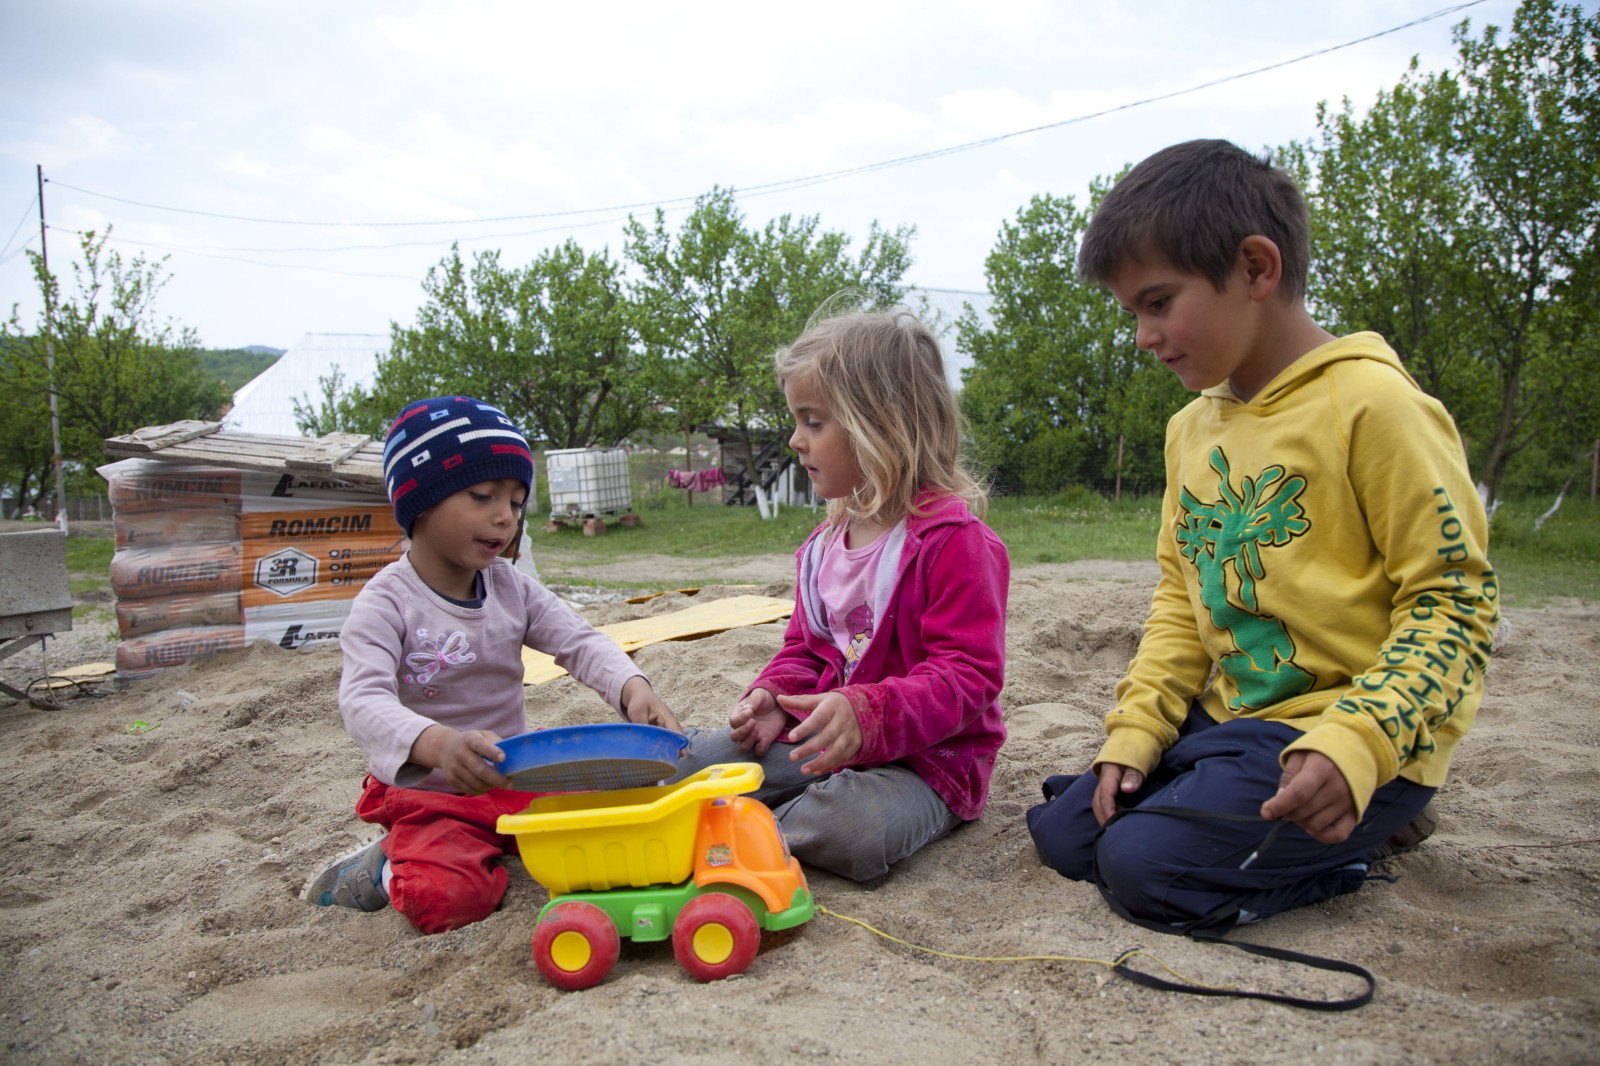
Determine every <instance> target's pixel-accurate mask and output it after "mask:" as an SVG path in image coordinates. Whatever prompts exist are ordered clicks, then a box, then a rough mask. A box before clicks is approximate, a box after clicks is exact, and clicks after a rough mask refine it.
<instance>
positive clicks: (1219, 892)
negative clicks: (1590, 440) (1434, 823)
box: [1028, 141, 1499, 930]
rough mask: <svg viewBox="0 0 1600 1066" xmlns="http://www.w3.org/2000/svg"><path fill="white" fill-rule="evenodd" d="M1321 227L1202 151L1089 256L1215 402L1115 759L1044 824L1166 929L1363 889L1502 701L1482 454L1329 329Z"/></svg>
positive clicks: (1038, 814)
mask: <svg viewBox="0 0 1600 1066" xmlns="http://www.w3.org/2000/svg"><path fill="white" fill-rule="evenodd" d="M1308 232H1309V225H1308V220H1307V214H1306V207H1305V201H1304V199H1303V198H1302V196H1301V194H1300V190H1299V189H1298V188H1297V187H1296V186H1295V184H1294V181H1293V180H1292V179H1291V178H1290V177H1289V176H1288V175H1286V174H1285V173H1283V172H1282V171H1281V170H1277V169H1275V168H1273V167H1272V166H1271V165H1270V164H1269V163H1267V162H1264V161H1262V160H1260V159H1257V158H1255V157H1254V156H1251V155H1250V154H1248V153H1246V152H1244V151H1242V150H1241V149H1239V148H1238V147H1236V146H1234V145H1232V144H1230V143H1228V142H1226V141H1190V142H1187V143H1185V144H1180V145H1175V146H1173V147H1171V148H1167V149H1164V150H1162V151H1160V152H1157V153H1156V154H1155V155H1153V156H1151V157H1150V158H1148V159H1146V160H1145V161H1144V162H1142V163H1140V164H1139V165H1138V166H1136V167H1134V168H1133V170H1131V171H1130V172H1129V173H1128V174H1127V176H1126V177H1124V178H1123V179H1122V180H1121V181H1119V182H1118V183H1117V184H1116V186H1115V187H1114V188H1113V189H1112V190H1111V192H1110V193H1109V194H1108V195H1107V196H1106V198H1105V200H1104V202H1103V203H1102V204H1101V206H1100V208H1099V209H1098V210H1097V211H1096V213H1095V215H1094V218H1093V219H1092V220H1091V221H1090V224H1089V227H1088V229H1087V230H1086V231H1085V233H1084V237H1083V242H1082V245H1081V246H1080V248H1079V252H1078V269H1079V271H1080V273H1081V274H1082V275H1083V276H1084V277H1085V278H1086V279H1088V280H1091V281H1096V282H1100V283H1102V284H1104V285H1106V286H1107V287H1108V288H1109V289H1110V290H1111V293H1112V295H1114V296H1115V297H1116V299H1117V302H1118V303H1120V304H1121V305H1122V306H1123V307H1124V308H1125V309H1126V310H1127V311H1128V312H1129V313H1130V314H1132V315H1134V316H1135V317H1136V318H1137V319H1138V333H1137V343H1138V346H1139V347H1140V348H1141V349H1143V350H1145V351H1149V352H1151V353H1153V354H1154V355H1155V356H1156V357H1157V358H1159V359H1160V360H1161V361H1162V362H1163V363H1164V364H1166V365H1167V366H1169V367H1171V368H1172V370H1173V371H1174V372H1175V373H1176V374H1177V375H1178V377H1179V378H1180V379H1181V380H1182V381H1183V383H1184V385H1186V386H1187V387H1188V388H1190V389H1192V390H1195V391H1196V392H1198V393H1199V394H1200V395H1199V396H1198V397H1197V398H1196V399H1195V400H1193V401H1192V402H1191V403H1190V404H1189V405H1188V406H1186V407H1185V408H1183V409H1182V410H1181V411H1179V412H1178V413H1177V414H1176V415H1174V416H1173V418H1172V420H1171V421H1170V422H1169V423H1168V425H1167V439H1166V465H1167V488H1166V496H1165V499H1164V501H1163V505H1162V521H1161V529H1160V540H1159V545H1158V549H1157V554H1158V557H1159V561H1160V563H1161V578H1160V582H1159V584H1158V585H1157V587H1156V591H1155V596H1154V598H1153V600H1152V602H1151V605H1150V615H1149V618H1148V619H1147V620H1146V622H1145V628H1144V635H1143V638H1142V640H1141V641H1140V644H1139V651H1138V654H1137V655H1136V656H1135V657H1134V660H1133V662H1132V663H1131V664H1130V665H1129V668H1128V674H1127V676H1126V677H1125V678H1124V679H1123V680H1122V681H1121V682H1120V683H1119V684H1118V685H1117V689H1116V699H1117V703H1116V708H1115V709H1114V710H1113V711H1112V712H1111V713H1110V714H1109V715H1108V716H1107V718H1106V741H1105V744H1104V746H1103V747H1102V748H1101V749H1100V752H1099V754H1098V755H1096V756H1095V759H1094V763H1093V765H1092V767H1091V772H1090V773H1087V774H1082V775H1079V776H1076V777H1068V776H1061V777H1052V778H1050V779H1049V780H1047V781H1046V782H1045V785H1044V793H1045V800H1046V801H1045V802H1044V803H1043V804H1040V805H1039V806H1037V807H1034V808H1033V809H1032V810H1030V811H1029V812H1028V827H1029V829H1030V831H1031V832H1032V834H1033V838H1034V843H1035V845H1036V846H1037V848H1038V850H1039V856H1040V858H1041V859H1042V860H1043V861H1044V862H1045V864H1046V865H1048V866H1050V867H1052V868H1053V869H1055V870H1057V871H1059V872H1060V873H1062V874H1063V875H1065V876H1067V877H1071V878H1076V879H1079V880H1089V881H1094V882H1096V883H1097V884H1099V885H1100V887H1101V889H1102V890H1103V892H1104V893H1105V895H1106V898H1107V900H1108V902H1110V903H1111V905H1112V906H1113V907H1114V908H1116V909H1117V910H1118V911H1119V912H1120V913H1122V914H1124V915H1125V916H1128V917H1133V918H1136V919H1142V920H1144V921H1146V922H1156V923H1160V924H1163V925H1169V926H1177V927H1179V928H1183V929H1211V930H1218V929H1226V928H1228V927H1230V926H1232V925H1233V924H1234V923H1235V922H1237V921H1250V920H1254V919H1258V918H1261V917H1265V916H1266V915H1269V914H1274V913H1276V912H1278V911H1282V910H1287V909H1288V908H1290V907H1298V906H1302V905H1304V904H1307V903H1313V902H1316V901H1318V900H1322V899H1327V898H1329V897H1332V896H1336V895H1339V894H1340V893H1343V892H1350V891H1354V890H1355V889H1357V888H1359V887H1360V886H1361V884H1362V882H1363V881H1364V880H1365V878H1366V874H1367V865H1368V863H1369V862H1370V861H1371V860H1372V857H1373V855H1374V853H1375V852H1377V853H1379V854H1382V851H1381V850H1380V849H1382V848H1383V847H1384V846H1385V845H1386V842H1389V841H1390V840H1391V838H1396V839H1404V838H1405V836H1406V831H1407V830H1408V828H1409V827H1412V825H1413V823H1414V822H1416V823H1422V822H1424V821H1425V820H1426V818H1427V816H1426V815H1425V813H1424V811H1425V808H1426V807H1427V804H1428V801H1429V800H1430V799H1431V798H1432V796H1433V794H1434V791H1435V790H1436V789H1437V788H1438V787H1439V785H1440V784H1441V783H1442V782H1443V781H1444V778H1445V771H1446V769H1447V767H1448V766H1449V762H1450V755H1451V752H1452V750H1453V749H1454V748H1455V745H1456V742H1457V741H1458V740H1460V738H1461V736H1462V735H1463V734H1464V733H1466V731H1467V729H1468V728H1469V727H1470V726H1471V724H1472V719H1473V715H1474V712H1475V711H1476V710H1477V707H1478V702H1479V699H1480V697H1481V695H1482V686H1483V673H1484V669H1485V667H1486V666H1487V664H1488V660H1489V652H1490V646H1491V643H1492V639H1493V635H1494V632H1495V628H1496V626H1497V624H1498V620H1499V611H1498V606H1497V598H1498V592H1497V587H1496V584H1495V576H1494V572H1493V570H1491V568H1490V566H1489V562H1488V559H1487V557H1486V554H1485V550H1486V545H1487V542H1488V522H1487V519H1486V518H1485V516H1484V510H1483V506H1482V503H1481V501H1480V500H1479V498H1478V495H1477V492H1476V491H1475V490H1474V487H1473V484H1472V479H1471V477H1470V476H1469V474H1468V472H1467V467H1466V463H1465V461H1464V458H1463V455H1462V448H1461V440H1460V438H1459V437H1458V436H1457V434H1456V429H1455V425H1454V423H1453V422H1452V421H1451V419H1450V415H1449V414H1448V413H1447V412H1446V411H1445V409H1444V408H1443V406H1441V405H1440V404H1439V403H1438V401H1436V400H1435V399H1433V398H1432V397H1431V396H1428V395H1427V394H1426V393H1424V392H1423V391H1422V390H1421V388H1419V387H1418V385H1417V383H1416V382H1415V381H1414V380H1413V379H1412V378H1411V376H1410V375H1409V374H1407V373H1406V371H1405V369H1404V368H1403V367H1402V366H1401V364H1400V360H1399V359H1398V358H1397V357H1396V355H1395V353H1394V351H1393V350H1391V349H1390V348H1389V346H1388V345H1387V344H1386V343H1384V341H1383V339H1382V338H1381V337H1379V336H1378V335H1377V334H1374V333H1355V334H1352V335H1350V336H1347V337H1334V336H1333V335H1332V334H1330V333H1328V332H1327V331H1325V330H1324V329H1322V328H1321V327H1320V326H1318V325H1317V324H1316V322H1315V321H1313V320H1312V318H1311V315H1310V313H1309V312H1308V311H1307V309H1306V306H1305V302H1304V290H1305V277H1306V268H1307V260H1308V258H1309V244H1310V241H1309V236H1308ZM1135 813H1138V814H1142V815H1146V816H1145V817H1130V815H1132V814H1135ZM1417 835H1418V833H1417V831H1416V830H1415V829H1413V830H1412V832H1411V839H1412V840H1413V841H1414V840H1415V839H1416V837H1417Z"/></svg>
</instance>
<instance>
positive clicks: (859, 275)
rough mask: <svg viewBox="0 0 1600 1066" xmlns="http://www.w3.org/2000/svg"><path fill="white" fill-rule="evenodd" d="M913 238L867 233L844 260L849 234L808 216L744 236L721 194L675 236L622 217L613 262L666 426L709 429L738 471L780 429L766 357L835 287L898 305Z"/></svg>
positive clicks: (728, 198) (702, 202)
mask: <svg viewBox="0 0 1600 1066" xmlns="http://www.w3.org/2000/svg"><path fill="white" fill-rule="evenodd" d="M913 232H914V231H913V230H911V229H910V228H908V227H902V228H900V229H897V230H895V231H893V232H885V231H883V230H881V229H879V228H878V227H877V226H876V225H874V226H873V227H872V230H871V232H870V233H869V234H868V237H867V240H866V243H865V245H864V246H863V247H862V250H861V252H860V254H859V255H857V256H855V257H852V256H851V255H850V254H849V245H850V238H849V237H847V236H846V235H844V234H842V233H837V232H832V231H826V230H823V229H822V228H821V224H820V222H819V220H818V218H817V216H815V215H804V216H801V217H799V218H794V217H792V216H790V215H782V216H779V217H778V218H776V219H773V220H772V221H771V222H768V223H767V225H766V226H765V227H764V228H762V229H760V230H751V229H749V228H747V227H746V225H745V222H744V215H743V214H742V212H740V210H739V208H738V204H737V202H736V201H735V199H734V194H733V191H732V190H731V189H714V190H712V191H711V192H710V193H707V194H706V195H704V196H702V197H700V198H699V199H698V200H697V201H696V202H695V208H694V211H693V212H692V213H691V214H690V215H689V217H688V218H687V219H685V220H684V223H683V225H682V227H681V228H680V229H679V230H678V232H677V233H676V234H673V233H671V232H669V231H668V229H667V225H666V219H665V215H664V214H663V213H662V212H661V211H659V210H658V211H657V212H656V217H655V224H654V226H646V225H645V224H644V223H642V222H640V221H639V220H637V219H629V221H628V225H627V227H626V233H627V245H626V246H625V250H624V254H625V255H626V256H627V258H628V259H629V260H630V261H631V262H632V263H633V265H634V266H635V267H637V269H638V273H639V278H638V281H637V282H636V284H635V285H634V287H633V298H634V300H635V301H636V303H637V305H638V310H639V318H638V321H639V322H640V324H641V329H640V335H641V339H642V341H643V343H644V345H645V347H646V349H647V350H648V351H649V352H650V353H651V355H652V356H653V357H654V360H655V362H654V364H653V365H654V367H655V369H656V372H657V375H658V376H657V381H658V382H659V386H658V387H659V390H660V393H661V397H662V401H663V403H664V405H665V406H666V407H667V408H668V410H669V411H670V417H671V418H672V421H673V422H674V423H675V424H676V426H677V428H678V429H679V430H686V429H688V428H690V427H693V426H698V425H703V424H705V423H709V422H716V423H720V424H722V425H724V426H726V427H727V428H729V429H730V430H731V431H732V432H733V434H734V436H735V438H736V439H738V440H739V441H740V442H741V444H742V445H743V447H744V449H745V454H746V461H747V463H748V462H749V460H750V458H751V455H750V453H751V443H752V441H754V440H757V439H760V438H761V437H762V436H764V435H770V434H771V433H772V431H773V430H774V429H775V428H776V427H778V426H781V425H783V424H784V423H786V422H787V421H788V414H787V412H786V408H785V406H784V401H783V394H782V392H780V391H779V389H778V387H777V382H776V381H775V380H774V378H773V374H772V355H773V353H774V352H775V351H776V350H777V349H778V348H780V347H781V346H783V345H784V344H787V343H788V342H790V341H792V340H793V339H794V338H795V337H796V336H798V335H799V333H800V332H801V331H802V330H803V329H804V327H805V324H806V321H807V320H808V319H809V318H810V317H811V315H812V314H814V313H815V312H816V311H817V310H818V309H819V308H820V307H822V306H823V304H825V303H826V302H827V301H828V300H829V298H830V297H832V296H834V295H835V294H837V293H840V292H841V291H844V290H852V291H854V292H857V293H860V294H861V295H862V296H863V297H864V299H865V301H866V302H868V303H893V302H894V301H896V300H898V299H899V297H900V295H901V293H902V291H903V290H902V289H901V285H900V279H901V277H902V276H903V275H904V273H905V271H906V269H907V268H908V267H909V266H910V263H911V256H910V240H911V237H912V235H913Z"/></svg>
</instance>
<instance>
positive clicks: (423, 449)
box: [383, 396, 533, 537]
mask: <svg viewBox="0 0 1600 1066" xmlns="http://www.w3.org/2000/svg"><path fill="white" fill-rule="evenodd" d="M503 477H509V478H515V479H516V480H518V481H520V482H522V484H523V487H524V488H526V489H527V490H528V491H529V492H532V491H533V453H532V452H531V451H529V449H528V441H527V438H525V437H524V436H523V435H522V434H521V433H520V432H518V430H517V427H516V426H514V425H513V424H512V423H511V419H509V418H507V417H506V416H505V413H504V412H503V411H501V410H500V409H499V408H498V407H495V406H494V405H492V404H487V403H484V402H483V401H482V400H474V399H471V398H469V397H466V396H437V397H435V398H433V399H431V400H418V401H417V402H416V403H413V404H407V405H406V408H405V410H403V411H401V412H400V414H399V415H397V416H396V417H395V420H394V422H393V423H392V424H391V425H390V426H389V439H388V440H387V441H386V442H385V443H384V446H383V481H384V484H385V485H386V486H388V489H389V502H390V503H391V504H393V505H394V520H395V521H396V522H398V523H399V524H400V528H401V529H403V530H405V532H406V536H408V537H409V536H410V535H411V523H413V522H415V521H416V520H417V516H418V515H419V514H421V513H422V512H423V511H426V510H427V509H428V508H430V507H432V506H433V505H434V504H436V503H438V502H439V501H440V500H442V499H444V498H445V497H446V496H451V495H454V494H455V493H457V492H460V491H461V490H462V489H465V488H470V487H471V486H473V485H477V484H479V483H481V482H484V481H493V480H495V479H496V478H503Z"/></svg>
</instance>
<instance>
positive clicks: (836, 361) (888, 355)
mask: <svg viewBox="0 0 1600 1066" xmlns="http://www.w3.org/2000/svg"><path fill="white" fill-rule="evenodd" d="M825 312H826V308H825V311H824V313H825ZM773 362H774V369H776V370H777V373H778V384H779V385H780V386H782V385H786V384H787V383H788V382H790V381H793V380H797V379H804V380H809V381H811V382H813V383H814V384H815V386H816V388H817V391H818V392H820V393H821V394H822V399H823V402H824V403H826V404H827V405H828V408H829V410H830V412H831V413H832V415H833V417H834V418H835V419H837V420H838V422H839V428H841V429H843V430H844V432H845V439H846V440H847V441H849V443H850V450H851V451H852V452H854V453H855V457H856V462H857V463H858V464H859V465H860V467H861V473H862V477H863V480H864V481H865V484H864V485H863V486H862V487H861V489H860V490H859V491H858V492H857V493H855V494H853V495H852V496H850V497H848V498H844V499H837V500H829V501H828V518H829V519H830V520H831V521H833V522H836V523H837V522H843V521H846V520H848V519H850V518H860V519H865V520H868V521H875V522H883V523H886V524H893V523H895V522H898V521H899V520H900V519H902V518H904V517H905V516H906V515H908V514H913V513H918V511H917V507H916V499H917V494H918V493H919V492H920V491H921V490H923V489H933V490H935V491H938V490H943V491H944V492H947V493H949V494H950V495H952V496H959V497H960V498H962V499H963V500H965V501H966V502H967V506H968V507H969V508H970V509H971V510H972V511H973V512H974V513H976V514H978V515H979V516H982V514H983V512H984V509H985V507H986V505H987V502H988V499H987V493H986V492H985V490H984V488H983V485H982V484H981V483H980V482H979V481H978V479H977V478H975V477H973V476H972V474H971V473H969V472H968V470H967V468H966V465H965V463H964V462H963V461H962V457H961V438H962V428H963V427H962V421H961V412H960V409H959V408H958V407H957V405H956V398H955V393H954V392H953V391H952V390H951V388H950V383H949V381H948V380H947V379H946V378H945V376H944V359H943V357H942V356H941V355H940V353H939V340H938V338H937V337H935V336H934V335H933V332H932V331H931V330H929V329H928V327H927V326H925V325H923V323H922V321H921V320H920V319H918V318H917V316H916V315H914V314H912V313H911V312H910V311H908V310H906V309H904V308H895V309H893V310H889V311H866V312H855V313H853V314H843V315H836V316H834V317H824V318H822V319H821V320H820V321H815V322H813V323H812V324H811V325H810V326H808V327H807V328H806V331H805V332H804V333H802V334H801V335H800V337H799V338H798V339H797V340H796V341H795V342H794V343H793V344H791V345H789V346H788V347H787V348H784V349H782V350H780V351H779V352H778V353H777V355H776V356H775V357H774V359H773Z"/></svg>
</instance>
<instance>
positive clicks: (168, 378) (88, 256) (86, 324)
mask: <svg viewBox="0 0 1600 1066" xmlns="http://www.w3.org/2000/svg"><path fill="white" fill-rule="evenodd" d="M109 236H110V232H109V230H108V231H107V234H106V235H105V236H96V235H95V234H94V233H93V232H89V233H85V234H84V235H83V237H82V238H81V241H80V252H81V257H82V258H81V262H76V263H74V264H73V268H72V269H73V275H74V279H75V282H76V289H77V292H76V294H75V295H74V296H72V297H70V298H68V297H64V296H63V295H62V292H61V288H60V284H59V282H58V281H57V279H56V277H55V276H54V275H53V274H51V273H50V272H49V271H47V270H46V269H45V265H44V261H43V259H42V258H41V257H39V256H37V255H34V254H33V253H32V252H30V253H28V254H29V256H30V257H31V258H32V261H33V267H34V278H35V280H36V282H37V283H38V285H39V289H40V295H41V296H42V297H43V299H42V301H41V303H42V304H43V306H44V307H47V308H51V309H52V310H51V312H50V313H49V315H48V317H47V316H46V315H41V316H40V321H39V324H38V327H37V328H36V329H35V330H33V331H32V332H30V331H28V330H26V329H25V328H24V327H23V325H22V323H21V320H20V317H19V314H18V312H17V309H16V308H15V307H13V309H12V314H11V319H10V321H9V322H8V323H6V324H5V325H3V326H0V338H3V342H4V345H3V346H4V353H5V354H4V358H3V359H0V387H4V388H5V390H6V392H7V394H8V398H9V399H10V400H11V403H10V404H8V407H9V408H11V409H12V411H13V413H14V416H15V417H16V418H17V419H19V420H21V422H22V423H23V424H22V425H21V426H20V427H17V428H16V429H15V432H14V433H13V432H12V431H7V432H6V434H5V435H7V436H13V437H14V436H15V435H16V434H21V435H24V436H30V437H36V438H38V439H41V440H43V441H45V442H47V443H48V441H49V439H50V430H49V391H50V378H51V375H50V372H49V370H48V369H47V362H48V360H47V354H46V335H47V334H48V335H49V337H50V339H51V341H52V342H53V349H54V362H55V373H54V378H55V386H56V395H57V406H58V409H59V412H60V421H61V451H62V455H63V457H64V458H65V459H68V460H73V461H77V462H82V463H88V464H93V463H96V462H99V461H101V460H102V459H103V458H104V455H105V453H104V449H103V445H104V441H105V439H106V438H107V437H114V436H118V435H121V434H124V433H129V432H131V431H133V430H135V429H139V428H141V427H143V426H149V425H159V424H163V423H167V422H176V421H179V420H182V419H187V418H198V419H216V418H218V417H220V412H221V409H222V405H223V404H224V403H225V402H226V401H227V398H228V396H227V390H226V389H225V388H224V387H223V386H222V384H221V382H219V381H217V380H216V379H215V378H214V377H212V376H211V375H209V374H207V373H206V372H205V371H204V370H203V369H202V368H201V367H200V364H199V360H198V358H197V356H196V352H197V349H198V343H197V339H196V337H195V334H194V331H193V330H192V329H187V328H181V327H179V326H177V325H176V324H174V323H173V322H172V321H171V320H170V319H168V320H165V321H158V320H157V318H156V312H155V301H156V296H157V295H158V294H159V293H160V291H161V289H162V287H163V286H164V285H165V284H166V281H167V276H166V274H165V273H164V271H163V269H162V263H163V262H165V260H161V261H158V262H155V263H151V262H149V261H147V260H146V259H145V258H144V257H143V256H142V255H141V256H135V257H134V258H133V259H132V260H131V261H125V260H124V259H123V258H122V256H121V255H120V254H119V253H117V252H115V251H108V250H107V249H106V240H107V238H108V237H109ZM8 417H11V416H8Z"/></svg>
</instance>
